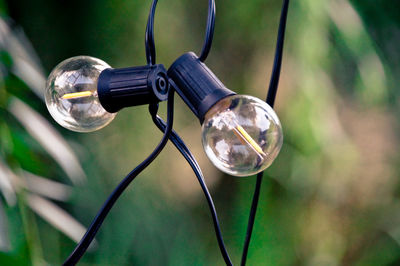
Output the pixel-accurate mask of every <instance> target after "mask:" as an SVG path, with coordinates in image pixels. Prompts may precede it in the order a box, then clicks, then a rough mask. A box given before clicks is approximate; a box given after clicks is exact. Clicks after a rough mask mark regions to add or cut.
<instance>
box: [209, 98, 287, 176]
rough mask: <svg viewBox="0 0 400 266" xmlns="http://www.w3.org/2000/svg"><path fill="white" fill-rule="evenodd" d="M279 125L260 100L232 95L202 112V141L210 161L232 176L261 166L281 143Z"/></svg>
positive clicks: (274, 116)
mask: <svg viewBox="0 0 400 266" xmlns="http://www.w3.org/2000/svg"><path fill="white" fill-rule="evenodd" d="M282 136H283V135H282V128H281V124H280V122H279V119H278V117H277V115H276V114H275V112H274V111H273V109H272V108H271V107H270V106H269V105H268V104H267V103H265V102H264V101H261V100H260V99H258V98H255V97H252V96H246V95H233V96H228V97H226V98H223V99H222V100H220V101H219V102H217V103H216V104H215V105H214V106H213V107H212V108H211V109H210V110H209V111H208V112H207V113H206V115H205V119H204V122H203V124H202V143H203V147H204V150H205V152H206V154H207V156H208V157H209V159H210V160H211V162H212V163H213V164H214V165H215V166H216V167H217V168H219V169H220V170H221V171H223V172H225V173H228V174H230V175H234V176H249V175H253V174H256V173H258V172H261V171H263V170H265V169H266V168H267V167H268V166H270V165H271V163H272V162H273V161H274V159H275V158H276V156H277V155H278V153H279V151H280V149H281V146H282V140H283V137H282Z"/></svg>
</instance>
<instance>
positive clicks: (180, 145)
mask: <svg viewBox="0 0 400 266" xmlns="http://www.w3.org/2000/svg"><path fill="white" fill-rule="evenodd" d="M170 84H173V81H170ZM153 108H154V109H156V108H157V107H156V106H154V107H153ZM152 118H153V122H154V124H155V125H156V126H157V127H158V128H159V129H160V130H161V131H162V132H164V131H165V129H166V123H165V122H164V121H163V120H162V119H161V118H160V117H159V116H157V111H153V112H152ZM169 138H170V140H171V142H172V143H173V144H174V145H175V147H176V148H177V149H178V150H179V152H180V153H181V154H182V155H183V157H184V158H185V159H186V161H187V162H188V163H189V165H190V166H191V167H192V170H193V172H194V173H195V175H196V177H197V179H198V181H199V183H200V186H201V188H202V190H203V193H204V196H205V197H206V200H207V204H208V207H209V209H210V212H211V216H212V219H213V225H214V230H215V235H216V238H217V241H218V246H219V249H220V251H221V254H222V257H223V259H224V261H225V263H226V265H233V264H232V261H231V259H230V258H229V254H228V251H227V250H226V247H225V244H224V240H223V237H222V233H221V228H220V225H219V220H218V216H217V211H216V209H215V205H214V202H213V199H212V197H211V194H210V192H209V191H208V188H207V185H206V183H205V180H204V176H203V173H202V171H201V169H200V166H199V164H198V163H197V161H196V159H195V158H194V156H193V154H192V153H191V152H190V150H189V148H188V147H187V146H186V145H185V143H184V142H183V140H182V139H181V137H180V136H179V135H178V133H176V132H175V131H174V130H172V132H171V134H170V137H169Z"/></svg>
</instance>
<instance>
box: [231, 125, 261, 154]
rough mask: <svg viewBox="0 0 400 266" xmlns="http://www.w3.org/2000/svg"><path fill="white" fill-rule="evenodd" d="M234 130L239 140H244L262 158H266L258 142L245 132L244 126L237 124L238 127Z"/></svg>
mask: <svg viewBox="0 0 400 266" xmlns="http://www.w3.org/2000/svg"><path fill="white" fill-rule="evenodd" d="M233 130H234V133H235V135H236V136H238V137H239V139H243V140H244V141H245V142H246V143H247V144H248V145H249V146H250V147H251V148H252V149H253V150H254V151H255V152H256V153H257V155H258V156H260V157H261V158H263V156H266V154H265V153H264V151H263V150H262V149H261V147H260V145H258V144H257V142H256V141H255V140H254V139H253V138H252V137H251V136H250V135H249V133H247V132H246V130H244V128H243V127H242V126H240V125H238V124H236V127H235V128H233Z"/></svg>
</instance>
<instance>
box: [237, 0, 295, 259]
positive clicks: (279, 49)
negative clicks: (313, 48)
mask: <svg viewBox="0 0 400 266" xmlns="http://www.w3.org/2000/svg"><path fill="white" fill-rule="evenodd" d="M288 10H289V0H284V1H283V5H282V12H281V18H280V22H279V29H278V38H277V43H276V49H275V59H274V66H273V69H272V73H271V81H270V84H269V89H268V95H267V100H266V102H267V103H268V104H269V105H270V106H271V107H273V106H274V103H275V98H276V93H277V91H278V85H279V77H280V73H281V66H282V57H283V45H284V42H285V31H286V21H287V14H288ZM263 174H264V172H261V173H258V174H257V181H256V185H255V189H254V194H253V200H252V203H251V208H250V214H249V220H248V223H247V231H246V237H245V240H244V245H243V253H242V260H241V263H240V265H242V266H244V265H246V260H247V253H248V250H249V245H250V240H251V234H252V232H253V226H254V221H255V217H256V212H257V206H258V201H259V198H260V190H261V183H262V179H263Z"/></svg>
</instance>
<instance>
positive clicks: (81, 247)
mask: <svg viewBox="0 0 400 266" xmlns="http://www.w3.org/2000/svg"><path fill="white" fill-rule="evenodd" d="M173 118H174V90H173V89H171V88H170V90H169V92H168V111H167V124H166V129H165V132H164V136H163V138H162V139H161V141H160V142H159V144H158V145H157V147H156V148H155V149H154V150H153V152H152V153H151V154H150V155H149V156H148V157H147V158H146V159H145V160H144V161H143V162H141V163H140V164H139V165H138V166H136V168H135V169H133V170H132V171H131V172H130V173H129V174H128V175H127V176H126V177H125V178H124V179H123V180H122V181H121V182H120V183H119V184H118V186H117V187H116V188H115V189H114V191H113V192H112V193H111V194H110V196H109V197H108V198H107V200H106V201H105V202H104V204H103V206H102V207H101V209H100V211H99V212H98V213H97V215H96V217H95V218H94V219H93V221H92V224H91V225H90V226H89V228H88V230H87V231H86V233H85V235H84V236H83V237H82V239H81V241H80V242H79V244H78V245H77V246H76V248H75V249H74V251H73V252H72V253H71V255H70V256H69V257H68V258H67V259H66V260H65V262H64V263H63V265H68V266H69V265H75V264H77V263H78V261H79V260H80V259H81V257H82V256H83V254H84V253H85V252H86V250H87V248H88V247H89V245H90V243H91V242H92V241H93V239H94V237H95V235H96V233H97V232H98V230H99V229H100V227H101V225H102V223H103V221H104V219H105V218H106V217H107V215H108V213H109V211H110V210H111V208H112V207H113V206H114V203H115V202H116V201H117V200H118V198H119V196H121V194H122V193H123V192H124V190H125V189H126V188H127V187H128V186H129V184H130V183H131V182H132V181H133V179H135V177H136V176H138V175H139V174H140V173H141V172H142V171H143V170H144V169H146V167H147V166H149V165H150V163H152V162H153V161H154V159H155V158H156V157H157V156H158V155H159V154H160V152H161V151H162V150H163V149H164V147H165V145H166V144H167V142H168V139H169V137H170V134H171V132H172V125H173Z"/></svg>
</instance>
